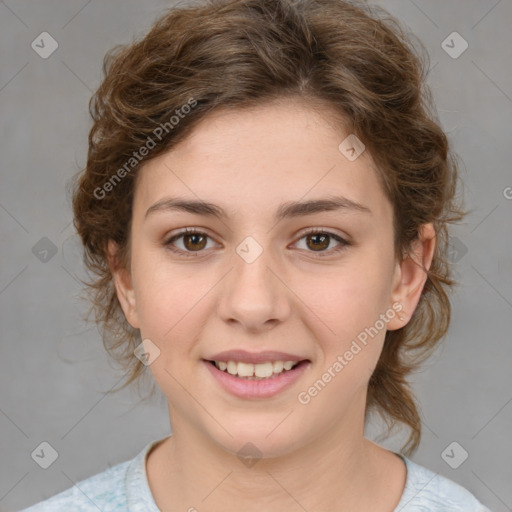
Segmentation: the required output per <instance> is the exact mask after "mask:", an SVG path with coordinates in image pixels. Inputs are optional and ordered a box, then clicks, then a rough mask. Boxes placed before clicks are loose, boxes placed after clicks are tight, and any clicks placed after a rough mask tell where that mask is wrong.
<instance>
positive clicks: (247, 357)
mask: <svg viewBox="0 0 512 512" xmlns="http://www.w3.org/2000/svg"><path fill="white" fill-rule="evenodd" d="M305 359H307V358H305V357H302V356H297V355H294V354H287V353H286V352H276V351H275V350H265V351H263V352H247V351H246V350H242V349H239V350H225V351H224V352H219V353H218V354H215V355H213V356H211V357H209V358H208V359H207V361H225V362H226V361H235V362H237V363H238V362H240V363H252V364H258V363H266V362H269V361H270V362H274V361H303V360H305Z"/></svg>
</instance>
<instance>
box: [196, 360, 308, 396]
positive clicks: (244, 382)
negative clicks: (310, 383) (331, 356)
mask: <svg viewBox="0 0 512 512" xmlns="http://www.w3.org/2000/svg"><path fill="white" fill-rule="evenodd" d="M260 355H261V354H260ZM289 357H290V356H289ZM292 357H293V356H292ZM296 359H299V358H296ZM258 360H259V362H255V363H250V362H247V361H234V360H233V359H229V358H226V360H222V359H211V360H210V359H203V364H204V366H205V368H206V369H207V370H208V373H209V374H210V375H211V376H212V377H213V382H215V383H216V385H218V386H220V389H222V390H224V391H225V392H228V393H229V394H230V395H234V396H236V397H238V398H242V399H245V400H252V399H268V398H271V397H274V396H276V395H279V394H281V393H282V392H284V391H285V390H286V389H288V388H291V387H292V386H293V385H294V383H297V381H298V380H299V379H300V378H301V376H302V375H303V374H304V373H305V372H307V371H308V370H309V369H310V366H311V364H312V363H311V361H310V360H309V359H299V360H291V359H279V360H275V359H274V360H267V361H265V360H262V359H261V357H258Z"/></svg>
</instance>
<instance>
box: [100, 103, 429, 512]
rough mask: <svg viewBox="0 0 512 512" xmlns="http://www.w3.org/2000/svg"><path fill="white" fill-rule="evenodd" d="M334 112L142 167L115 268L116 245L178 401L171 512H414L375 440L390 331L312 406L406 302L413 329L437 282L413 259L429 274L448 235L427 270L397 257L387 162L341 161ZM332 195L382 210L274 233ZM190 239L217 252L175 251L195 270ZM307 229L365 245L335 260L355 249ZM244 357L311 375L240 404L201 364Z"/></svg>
mask: <svg viewBox="0 0 512 512" xmlns="http://www.w3.org/2000/svg"><path fill="white" fill-rule="evenodd" d="M327 115H328V113H327V112H326V113H325V117H324V116H322V115H320V114H319V113H316V112H314V111H312V110H310V109H309V108H308V107H307V105H305V104H304V103H301V102H300V100H296V99H287V100H282V101H281V102H278V103H269V104H265V105H263V106H259V107H257V108H254V109H251V110H244V111H236V110H222V111H216V112H214V113H213V114H212V115H210V116H208V117H207V118H205V119H204V120H203V121H202V122H201V123H200V124H199V125H198V126H197V127H196V128H195V130H194V131H193V132H192V134H191V135H190V136H189V137H188V138H187V139H185V140H184V141H182V142H181V143H180V144H179V145H177V146H176V147H174V148H173V149H172V150H170V151H168V152H167V153H165V154H162V155H160V156H158V157H157V158H154V159H153V160H151V161H149V162H148V163H147V164H146V165H145V166H144V167H143V168H142V169H141V171H140V172H141V174H140V176H139V179H138V182H137V185H136V190H135V196H134V208H133V222H132V230H131V248H132V259H131V265H130V269H123V268H121V267H119V266H116V263H115V262H116V259H115V254H116V246H115V244H114V243H113V242H110V243H109V254H110V262H111V268H112V272H113V275H114V280H115V285H116V290H117V294H118V298H119V301H120V303H121V306H122V308H123V311H124V313H125V315H126V318H127V320H128V321H129V323H130V324H131V325H132V326H133V327H135V328H138V329H140V330H141V335H142V339H146V338H149V339H150V340H151V341H152V342H153V343H154V344H155V345H156V346H157V347H158V348H159V350H160V355H159V356H158V357H157V358H156V360H155V361H154V362H153V363H152V364H151V365H150V367H149V368H150V370H151V372H152V374H153V376H154V378H155V380H156V382H157V384H158V385H159V387H160V388H161V389H162V391H163V393H164V394H165V395H166V397H167V400H168V407H169V413H170V419H171V424H172V430H173V435H172V436H171V437H169V438H166V439H165V440H164V441H163V442H161V443H160V444H158V445H157V446H156V448H154V449H153V451H151V453H150V454H149V456H148V458H147V463H146V468H147V474H148V481H149V485H150V488H151V492H152V494H153V496H154V498H155V501H156V503H157V505H158V506H159V508H160V509H161V510H169V511H170V510H189V509H190V510H193V509H192V508H191V507H195V508H196V509H197V510H199V511H201V512H203V511H218V510H223V511H228V512H229V511H234V510H247V511H261V510H266V511H270V512H272V511H278V510H279V511H281V510H288V511H301V510H304V509H306V510H308V511H309V512H315V511H325V510H332V511H337V510H339V511H341V510H343V511H358V512H362V511H366V510H368V511H370V510H371V511H373V512H375V511H378V512H379V511H381V512H391V511H392V510H393V509H394V508H395V506H396V505H397V504H398V502H399V500H400V497H401V494H402V492H403V488H404V485H405V480H406V469H405V465H404V463H403V461H402V460H401V459H400V458H399V457H397V456H396V455H395V454H393V453H392V452H389V451H387V450H385V449H384V448H382V447H380V446H378V445H377V444H375V443H373V442H371V441H369V440H367V439H365V438H364V435H363V431H364V412H365V403H366V393H367V386H368V380H369V378H370V376H371V373H372V371H373V369H374V368H375V366H376V364H377V361H378V358H379V355H380V352H381V350H382V346H383V342H384V336H385V331H386V329H385V328H384V329H382V330H381V331H379V333H378V335H377V336H375V337H374V338H373V339H371V341H370V342H369V343H368V344H367V346H365V347H364V348H363V349H362V350H361V351H360V352H359V353H358V354H357V356H355V357H354V358H353V359H352V360H351V361H350V362H349V363H348V364H347V366H345V367H344V368H343V370H342V371H341V372H339V373H338V374H336V377H335V378H333V379H332V380H331V381H330V382H329V383H328V384H327V385H326V386H325V388H324V389H323V390H322V391H321V392H320V393H318V395H317V396H315V397H314V398H313V399H312V400H311V401H310V402H309V403H308V404H307V405H304V404H301V403H299V401H298V400H297V395H298V393H299V392H301V391H305V390H307V389H308V388H309V387H310V386H311V385H312V384H313V383H314V382H315V381H316V380H317V379H318V378H320V377H321V375H322V374H323V373H324V372H325V371H326V370H327V369H328V368H329V367H330V366H332V364H333V363H334V361H336V358H337V356H338V355H339V354H343V353H344V352H345V351H346V350H348V349H349V348H350V345H351V342H352V340H354V339H355V338H356V337H357V335H358V334H359V333H360V332H362V331H363V330H364V329H365V328H366V327H368V326H371V325H374V323H375V321H376V320H377V319H378V318H379V315H380V314H382V313H385V312H386V311H388V310H390V308H392V304H393V303H400V304H401V305H402V308H403V309H402V312H401V313H402V314H403V317H402V319H400V318H399V316H398V315H395V317H394V318H393V319H392V320H391V321H389V322H388V323H387V329H389V330H392V329H398V328H400V327H403V325H405V324H406V323H407V322H408V321H409V319H410V317H411V315H412V313H413V312H414V309H415V308H416V306H417V303H418V300H419V298H420V294H421V290H422V289H423V286H424V284H425V281H426V277H427V276H426V273H425V272H424V271H423V270H422V269H421V268H420V267H419V266H418V265H417V264H416V263H415V261H416V262H418V263H421V264H423V265H424V266H425V267H426V268H429V266H430V264H431V261H432V256H433V252H434V247H435V233H434V230H433V227H432V225H431V224H427V225H425V226H422V228H421V229H420V233H419V238H418V240H417V241H416V243H415V244H414V246H413V253H412V257H408V258H406V259H405V260H404V261H403V262H401V263H399V262H398V261H397V260H395V258H394V248H393V209H392V205H391V203H390V202H389V200H388V199H387V197H386V196H385V194H384V191H383V190H382V188H381V186H380V184H379V181H378V179H377V175H376V172H375V170H374V168H373V162H372V159H371V156H370V155H369V153H368V151H365V152H363V153H362V155H361V156H359V157H358V158H357V159H356V160H355V161H352V162H351V161H349V160H348V159H347V158H346V157H345V156H344V155H343V154H342V153H341V152H340V150H339V149H338V145H339V144H340V142H341V141H342V140H343V139H345V137H347V135H348V134H349V133H348V132H346V131H343V130H342V129H341V128H340V129H335V127H334V126H333V125H332V123H328V122H327V121H326V119H327ZM333 194H334V195H343V196H345V197H347V198H349V199H351V200H352V201H356V202H358V203H361V204H362V205H364V206H366V207H368V208H369V209H370V210H371V213H366V212H360V211H357V210H350V209H346V210H339V211H328V212H317V213H313V214H309V215H307V216H303V217H296V218H290V219H283V220H281V221H279V222H277V223H276V222H275V220H274V218H273V216H274V213H275V211H276V210H277V208H278V206H279V205H280V204H281V203H284V202H287V201H298V200H301V201H305V200H311V199H319V198H324V197H327V196H331V195H333ZM168 196H173V197H175V196H179V197H183V198H187V199H195V200H197V199H201V200H203V201H208V202H211V203H215V204H217V205H219V206H221V207H222V208H224V209H225V210H226V212H227V214H228V217H227V218H225V219H218V218H215V217H211V216H206V215H198V214H194V213H189V212H183V211H157V212H154V213H151V214H149V215H148V216H147V217H145V214H146V211H147V209H148V208H149V207H150V206H151V205H153V204H154V203H156V202H157V201H159V200H160V199H162V198H164V197H168ZM186 227H189V228H197V229H199V230H200V231H203V232H205V233H206V234H207V235H208V237H209V238H207V239H206V240H207V243H206V245H205V242H204V240H203V239H199V241H198V239H197V238H196V239H195V241H194V240H192V241H191V240H190V239H188V242H187V240H186V237H185V238H184V237H181V238H179V239H177V240H175V241H174V245H173V246H174V247H175V248H176V249H177V250H179V249H181V250H182V251H184V252H186V251H187V249H188V251H189V252H188V254H191V256H188V257H187V256H186V255H183V254H177V253H173V252H171V250H170V249H169V246H166V245H165V243H166V242H167V241H168V240H169V238H171V235H174V234H176V233H177V232H178V231H179V230H180V229H182V228H186ZM307 228H318V230H317V231H316V233H318V232H320V233H321V232H322V231H328V232H329V233H333V234H334V235H338V236H340V237H342V238H344V239H346V240H348V241H350V245H346V246H343V247H342V250H340V251H337V252H336V251H335V249H336V248H337V247H339V246H340V244H339V243H338V242H337V241H336V240H335V239H334V238H330V239H328V240H329V243H328V246H327V242H326V243H325V245H324V246H322V247H323V249H321V250H319V249H317V248H316V246H315V245H314V241H315V240H313V241H312V240H311V238H312V237H313V238H314V236H313V235H310V236H309V237H308V236H305V234H304V231H305V229H307ZM247 236H251V237H253V238H254V239H255V240H256V241H257V242H258V243H259V245H260V246H261V248H262V253H261V255H260V256H259V257H258V258H257V259H256V260H255V261H253V262H252V263H250V264H249V263H247V262H246V261H245V260H244V259H243V258H241V257H240V256H239V255H238V254H237V252H236V248H237V247H238V246H239V244H240V243H241V242H242V241H243V240H244V239H245V238H246V237H247ZM194 244H195V245H194ZM195 248H199V252H198V251H197V250H196V251H195V253H194V249H195ZM201 251H202V252H201ZM322 251H323V254H325V256H323V257H322V255H319V254H320V252H322ZM413 260H415V261H413ZM234 348H243V349H246V350H248V351H251V352H259V351H263V350H279V351H283V352H288V353H292V354H297V355H300V356H302V357H303V358H308V359H310V361H311V365H310V366H309V368H308V369H307V371H306V372H305V373H304V374H303V375H302V376H301V377H300V379H299V380H298V381H297V382H295V383H294V384H293V386H292V387H291V388H288V389H287V390H285V391H283V392H282V393H280V394H278V395H277V396H274V397H272V398H266V399H259V400H254V399H252V400H248V399H241V398H237V397H235V396H233V395H231V394H229V393H227V392H226V391H224V390H223V389H222V388H220V386H219V385H218V384H217V382H216V381H215V380H214V379H213V377H212V376H211V375H210V373H209V372H208V371H207V369H206V368H205V367H204V363H203V362H202V358H208V356H211V355H213V354H215V353H218V352H220V351H223V350H228V349H234ZM247 442H251V443H252V444H253V445H255V446H256V447H257V448H258V449H259V450H260V452H261V453H262V458H261V459H260V460H258V461H257V463H256V464H254V465H253V466H251V467H247V466H246V465H245V464H242V462H241V461H240V460H239V458H238V457H237V452H238V451H239V450H240V448H241V447H242V446H243V445H245V443H247Z"/></svg>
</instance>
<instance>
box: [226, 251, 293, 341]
mask: <svg viewBox="0 0 512 512" xmlns="http://www.w3.org/2000/svg"><path fill="white" fill-rule="evenodd" d="M270 253H271V251H270V250H268V249H265V250H263V251H262V252H261V254H260V255H259V256H258V257H257V258H256V259H255V260H254V261H251V259H250V258H249V259H244V257H242V256H240V255H239V254H238V253H235V254H234V255H233V269H232V271H231V272H229V273H228V275H227V276H226V279H225V281H224V286H223V288H222V291H221V298H220V301H219V303H218V313H219V316H220V317H221V318H222V320H223V321H225V322H227V323H230V324H233V325H235V324H238V325H239V326H240V327H241V328H243V329H245V330H246V331H250V332H253V333H256V332H261V331H266V330H268V329H271V328H273V327H275V326H276V325H278V324H280V323H281V322H283V321H284V320H285V319H286V318H287V317H288V316H289V314H290V311H291V304H290V293H291V292H290V290H289V289H288V288H287V287H286V285H285V282H286V280H285V279H284V276H282V275H280V272H279V270H278V265H276V263H275V261H273V260H272V257H271V254H270ZM240 254H243V253H242V252H241V253H240Z"/></svg>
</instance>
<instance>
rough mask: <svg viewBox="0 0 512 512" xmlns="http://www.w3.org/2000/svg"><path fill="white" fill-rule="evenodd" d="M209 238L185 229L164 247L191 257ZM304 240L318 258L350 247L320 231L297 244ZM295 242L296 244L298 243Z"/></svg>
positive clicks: (308, 235)
mask: <svg viewBox="0 0 512 512" xmlns="http://www.w3.org/2000/svg"><path fill="white" fill-rule="evenodd" d="M209 238H211V237H210V236H209V235H208V234H206V233H204V232H203V231H197V230H193V229H187V230H184V231H182V232H180V233H177V234H176V235H174V236H172V237H171V238H169V239H168V240H167V241H166V242H165V243H164V245H165V246H167V247H168V248H169V249H170V250H171V251H173V252H176V253H180V254H184V255H186V256H191V255H192V254H194V253H196V254H198V253H200V252H202V251H203V249H207V248H208V247H207V240H208V239H209ZM304 239H305V240H306V250H308V252H315V253H319V254H318V255H319V256H324V254H325V253H327V254H329V253H332V252H337V251H341V250H343V249H344V248H345V247H346V246H348V245H350V243H349V242H347V240H345V239H343V238H341V237H340V236H338V235H335V234H334V233H330V232H328V231H321V230H318V229H317V230H312V231H309V232H307V233H305V234H304V235H302V236H301V237H300V238H299V240H298V242H300V241H301V240H304ZM177 240H181V241H182V244H183V247H182V248H180V247H176V245H175V242H176V241H177ZM333 240H334V241H336V242H337V244H338V246H337V247H334V248H331V249H329V250H326V249H328V248H329V246H330V245H331V242H332V241H333ZM298 242H297V243H298Z"/></svg>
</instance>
